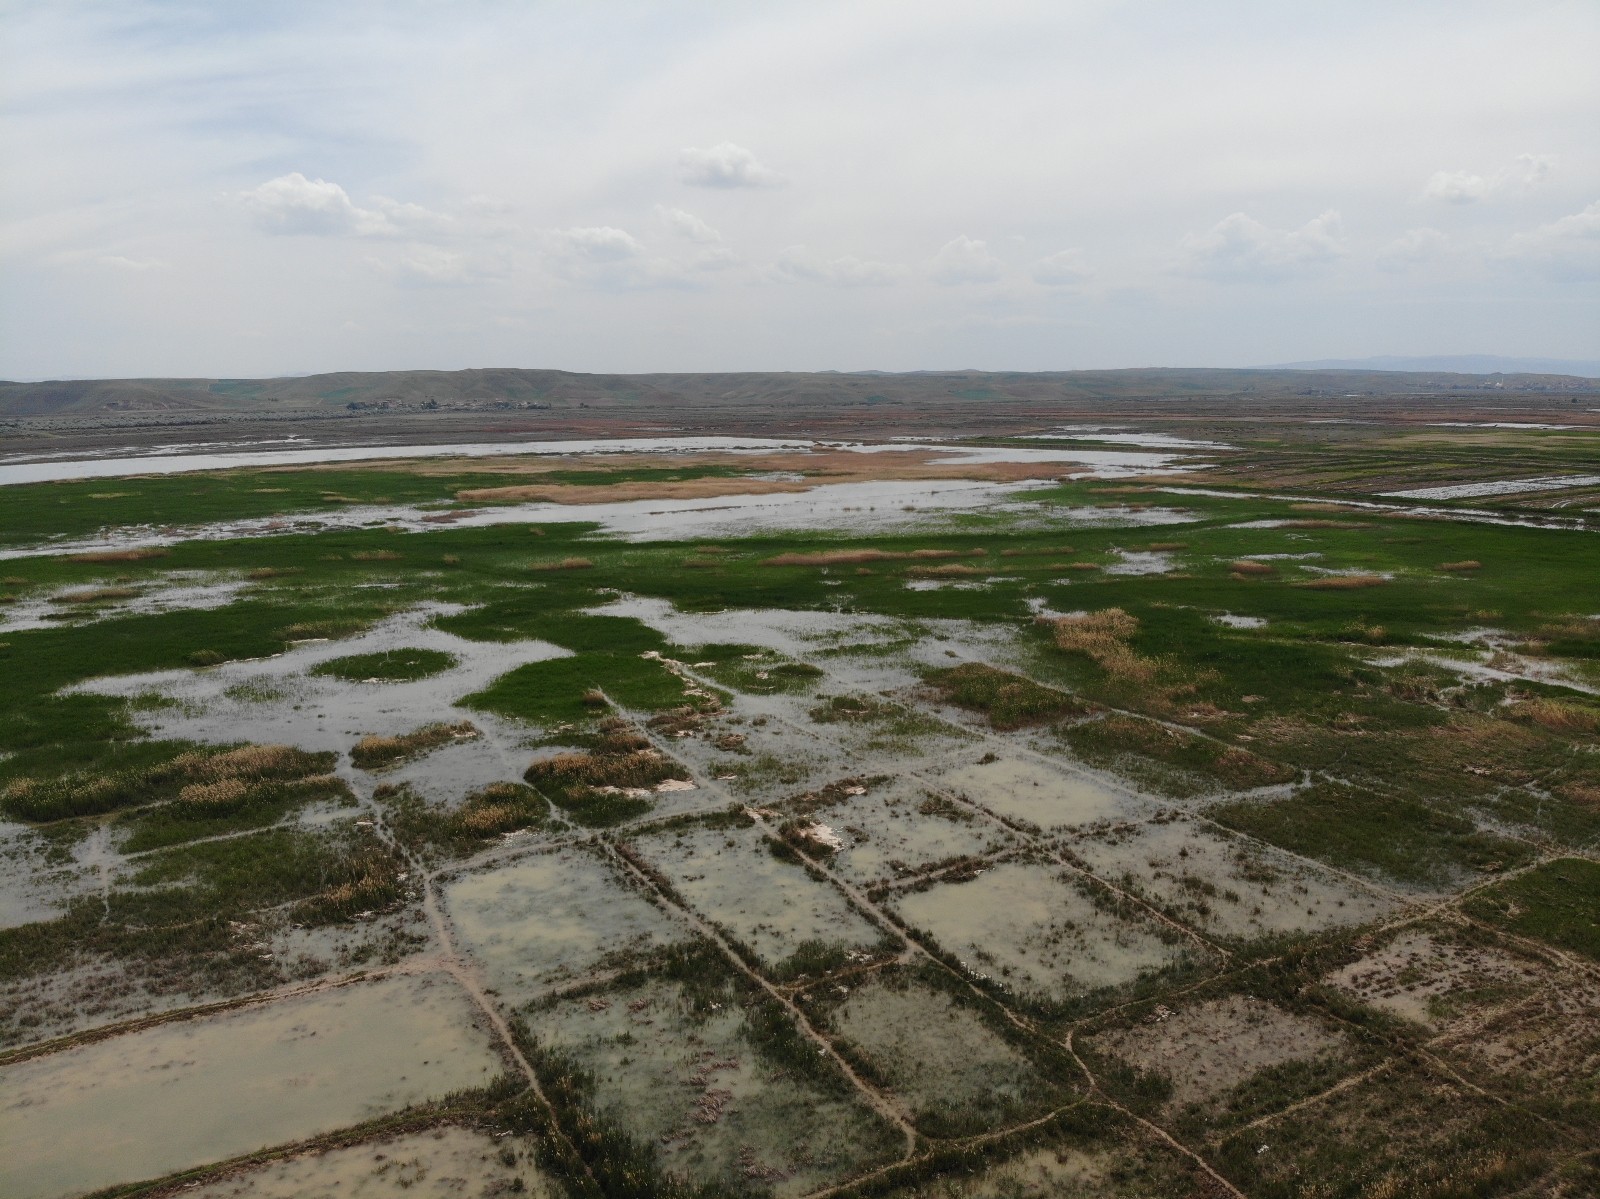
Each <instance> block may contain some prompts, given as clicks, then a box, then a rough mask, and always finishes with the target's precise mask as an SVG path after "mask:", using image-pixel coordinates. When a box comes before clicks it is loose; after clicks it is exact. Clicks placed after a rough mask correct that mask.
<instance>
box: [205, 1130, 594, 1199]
mask: <svg viewBox="0 0 1600 1199" xmlns="http://www.w3.org/2000/svg"><path fill="white" fill-rule="evenodd" d="M533 1155H534V1150H533V1148H532V1147H531V1146H529V1145H527V1144H524V1143H523V1142H522V1141H521V1140H520V1139H505V1138H495V1137H491V1136H489V1135H488V1134H487V1133H482V1132H474V1131H472V1130H470V1129H466V1128H450V1127H444V1128H431V1129H429V1130H428V1131H426V1132H414V1133H411V1134H409V1135H407V1136H400V1137H393V1138H389V1139H386V1140H380V1141H367V1142H365V1143H363V1144H360V1145H350V1146H347V1147H346V1148H343V1149H330V1150H328V1151H327V1152H326V1153H310V1154H301V1155H299V1156H296V1157H288V1158H284V1159H283V1160H281V1161H275V1162H270V1163H268V1164H267V1165H264V1166H260V1167H258V1168H256V1169H254V1170H248V1171H246V1172H244V1173H241V1174H235V1175H233V1176H232V1177H229V1178H225V1179H222V1180H220V1181H218V1182H214V1183H211V1184H210V1185H209V1186H203V1187H200V1188H199V1189H198V1190H185V1191H184V1192H183V1194H184V1195H185V1196H186V1197H187V1199H302V1197H304V1196H325V1195H337V1196H340V1199H392V1197H393V1196H394V1195H397V1194H404V1195H406V1196H407V1199H478V1197H479V1196H489V1195H513V1194H515V1195H527V1196H529V1197H530V1199H559V1197H560V1196H562V1195H564V1194H565V1192H564V1191H563V1190H562V1189H561V1188H560V1187H559V1186H558V1185H557V1184H556V1183H555V1182H553V1181H551V1180H550V1179H549V1178H547V1177H546V1176H545V1175H544V1173H543V1172H542V1171H541V1170H540V1169H539V1167H538V1166H537V1165H535V1164H534V1161H533ZM507 1156H509V1157H510V1158H511V1162H510V1164H507V1162H506V1157H507Z"/></svg>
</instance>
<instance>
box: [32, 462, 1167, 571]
mask: <svg viewBox="0 0 1600 1199" xmlns="http://www.w3.org/2000/svg"><path fill="white" fill-rule="evenodd" d="M712 442H716V443H719V444H703V443H712ZM722 442H727V443H730V444H720V443H722ZM813 446H817V448H829V449H844V450H853V451H857V452H861V453H876V452H894V451H897V450H924V451H932V452H935V453H939V454H943V455H945V461H947V462H948V463H949V464H951V465H962V464H965V465H976V464H985V463H1000V462H1045V463H1060V464H1062V466H1063V467H1069V466H1076V467H1081V468H1082V469H1081V470H1076V471H1066V472H1064V473H1066V474H1068V475H1070V477H1073V478H1084V477H1101V478H1118V477H1125V476H1127V475H1131V474H1142V473H1146V472H1148V471H1152V470H1162V471H1167V472H1171V471H1174V470H1180V469H1187V468H1186V467H1184V466H1183V465H1182V464H1181V463H1177V462H1174V460H1173V455H1171V454H1154V453H1124V452H1114V451H1097V450H1038V449H1020V448H992V447H973V448H971V449H964V450H962V449H952V448H951V447H948V446H933V445H909V444H908V445H839V446H826V447H824V446H823V445H822V444H821V443H813V442H809V441H796V442H777V441H774V442H771V443H769V444H762V443H761V439H759V438H749V439H739V438H634V439H625V440H617V441H607V442H598V441H595V442H544V443H519V444H512V445H510V446H507V445H505V444H498V443H497V444H493V445H484V446H481V447H471V446H468V447H463V446H454V447H450V446H436V445H429V446H409V447H394V446H389V447H359V448H350V449H335V450H322V451H319V450H304V451H301V450H295V451H288V452H286V453H287V454H288V455H293V456H294V460H295V461H354V460H358V459H371V458H385V457H406V458H426V457H432V458H439V457H448V456H450V455H451V454H456V453H464V452H466V451H468V450H481V452H482V453H484V454H506V453H551V454H556V453H561V454H567V453H595V452H606V451H614V452H618V453H622V452H640V451H671V450H703V449H719V450H728V449H748V450H752V451H755V450H773V449H802V450H803V449H808V448H811V447H813ZM541 447H542V448H541ZM320 454H339V455H343V456H342V457H338V458H326V457H316V456H315V455H320ZM303 455H313V457H309V458H306V457H303ZM284 457H285V455H283V454H279V455H273V454H248V455H193V456H184V455H178V456H175V457H173V458H172V459H171V462H172V463H173V464H174V465H173V466H172V468H171V469H173V470H212V469H218V468H219V467H224V466H260V465H277V464H281V461H280V460H281V459H283V458H284ZM242 459H250V461H243V460H242ZM256 459H271V461H256ZM162 461H165V460H164V459H160V458H134V459H122V460H104V461H100V462H86V463H84V462H80V463H59V462H56V463H31V464H26V465H17V466H0V485H3V484H4V483H6V482H13V483H24V482H38V481H44V480H48V479H54V478H69V477H71V478H76V477H82V476H80V475H73V474H70V473H68V474H62V473H60V472H62V471H69V472H70V471H72V470H80V469H83V470H87V469H92V470H93V471H94V473H95V475H96V477H99V476H102V475H104V476H108V477H109V476H112V475H117V474H150V473H162V472H160V471H159V470H156V469H155V468H153V467H152V466H151V464H152V463H159V462H162ZM18 472H21V473H18ZM27 472H33V474H32V475H29V474H27ZM13 476H15V477H13ZM1051 486H1053V482H1052V480H1049V479H1032V480H1024V481H1021V482H1012V483H993V482H983V481H980V480H971V479H926V480H885V481H877V482H853V483H830V484H821V485H819V486H816V487H813V488H812V489H810V490H809V491H803V492H781V493H774V494H767V495H747V496H740V495H731V496H719V497H715V498H710V499H676V500H674V499H653V500H627V501H618V502H613V503H601V504H582V505H571V504H552V503H543V502H539V503H527V504H506V505H498V506H490V507H487V508H480V509H476V510H472V511H460V512H458V513H452V515H453V516H454V517H455V519H453V520H452V521H451V522H450V523H451V526H452V527H458V528H475V527H483V526H488V525H497V524H507V523H528V522H534V523H541V522H542V523H555V522H563V521H567V522H572V521H593V522H598V523H599V524H600V526H601V527H602V528H603V529H605V530H606V531H607V532H609V533H612V534H614V535H616V536H620V537H624V538H627V539H629V540H645V539H657V540H659V539H665V540H677V539H684V538H696V537H718V536H735V535H741V534H746V533H749V532H752V531H754V530H757V529H775V530H794V529H801V530H807V529H817V528H826V529H829V530H830V531H834V532H838V531H841V530H850V531H854V532H867V531H871V530H874V529H885V528H895V527H901V526H904V525H908V524H924V525H925V524H928V523H930V521H935V522H936V521H937V520H938V518H940V517H942V516H946V515H950V514H953V513H960V512H970V511H975V510H977V509H979V508H990V507H994V506H996V505H998V510H1000V511H1012V512H1014V513H1016V514H1024V515H1025V514H1027V513H1028V512H1030V511H1031V510H1034V509H1037V508H1038V506H1037V505H1032V506H1030V505H1027V504H1021V505H1020V506H1016V505H1017V503H1018V501H1020V500H1022V499H1025V495H1026V493H1027V492H1028V491H1030V490H1035V489H1038V488H1041V487H1051ZM1046 508H1047V511H1044V510H1041V511H1042V514H1043V515H1046V516H1049V517H1050V519H1051V521H1052V526H1053V527H1092V526H1100V525H1105V524H1136V525H1152V524H1164V523H1177V522H1180V521H1186V520H1191V519H1194V518H1193V517H1192V516H1190V515H1189V514H1186V513H1179V512H1174V511H1172V510H1140V511H1133V510H1127V509H1119V508H1098V507H1096V508H1084V509H1063V508H1061V507H1060V506H1059V505H1048V506H1046ZM438 515H439V513H438V510H437V507H436V506H432V507H428V508H423V507H420V506H418V505H410V504H389V505H380V504H373V505H351V506H348V507H344V508H341V509H339V510H338V511H333V512H318V513H297V514H291V515H286V516H273V517H259V518H252V519H246V520H230V521H218V522H213V523H211V524H205V525H196V526H191V527H187V528H178V529H174V528H170V527H162V528H159V529H158V528H155V527H152V526H143V527H140V526H129V527H127V528H124V529H121V530H117V531H113V532H102V533H101V534H97V535H96V536H94V537H92V538H80V539H77V540H72V541H66V540H63V541H54V542H48V543H45V544H43V545H38V544H35V545H29V546H26V547H21V548H9V549H3V550H0V559H6V558H20V557H32V556H37V555H40V554H65V553H73V552H79V551H90V550H127V549H149V548H158V547H162V546H169V545H175V544H177V543H179V542H181V541H195V540H223V539H233V538H243V537H265V536H281V535H285V534H289V533H314V532H321V531H326V530H330V529H349V528H361V527H367V526H372V525H389V526H393V527H396V528H399V529H403V530H405V531H408V532H427V531H432V530H436V529H437V528H438V525H437V523H436V520H437V517H438ZM430 517H432V518H434V520H429V519H428V518H430ZM1063 522H1064V523H1063Z"/></svg>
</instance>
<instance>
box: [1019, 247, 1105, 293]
mask: <svg viewBox="0 0 1600 1199" xmlns="http://www.w3.org/2000/svg"><path fill="white" fill-rule="evenodd" d="M1029 273H1030V274H1031V275H1032V276H1033V280H1034V282H1035V283H1042V284H1044V285H1045V286H1046V287H1071V286H1072V285H1073V284H1075V283H1083V282H1086V281H1087V280H1089V279H1092V278H1094V268H1093V267H1091V266H1089V265H1088V264H1087V263H1086V262H1084V261H1083V251H1081V250H1062V251H1060V252H1059V253H1056V254H1051V255H1050V256H1049V257H1048V258H1041V259H1039V261H1038V262H1036V263H1034V264H1033V267H1032V268H1031V270H1030V271H1029Z"/></svg>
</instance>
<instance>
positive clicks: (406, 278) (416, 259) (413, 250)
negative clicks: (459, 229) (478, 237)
mask: <svg viewBox="0 0 1600 1199" xmlns="http://www.w3.org/2000/svg"><path fill="white" fill-rule="evenodd" d="M368 261H370V262H371V263H372V265H373V266H374V267H376V268H377V269H378V270H380V271H382V272H383V273H384V274H387V275H390V276H392V277H394V278H395V279H398V280H399V281H401V282H402V283H410V284H422V285H424V286H429V287H460V286H464V285H466V284H469V283H478V282H481V281H483V280H485V279H495V278H500V277H502V276H504V275H505V273H506V269H507V264H506V262H505V261H504V260H503V259H496V258H494V257H489V258H485V257H482V256H478V255H468V254H458V253H455V252H453V251H450V250H445V249H441V248H440V247H438V246H411V247H408V248H407V249H406V251H405V252H404V253H403V254H401V255H400V256H399V258H397V259H395V260H394V261H392V262H385V261H380V260H379V259H376V258H373V259H369V260H368Z"/></svg>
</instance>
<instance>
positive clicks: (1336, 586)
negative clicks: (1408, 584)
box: [1294, 575, 1389, 591]
mask: <svg viewBox="0 0 1600 1199" xmlns="http://www.w3.org/2000/svg"><path fill="white" fill-rule="evenodd" d="M1388 581H1389V580H1388V579H1386V578H1384V577H1383V576H1382V575H1331V576H1329V577H1328V578H1325V579H1311V580H1308V581H1307V582H1304V583H1295V584H1294V586H1296V587H1304V588H1305V589H1306V590H1307V591H1358V590H1360V589H1361V588H1363V587H1382V586H1383V585H1384V584H1385V583H1387V582H1388Z"/></svg>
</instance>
